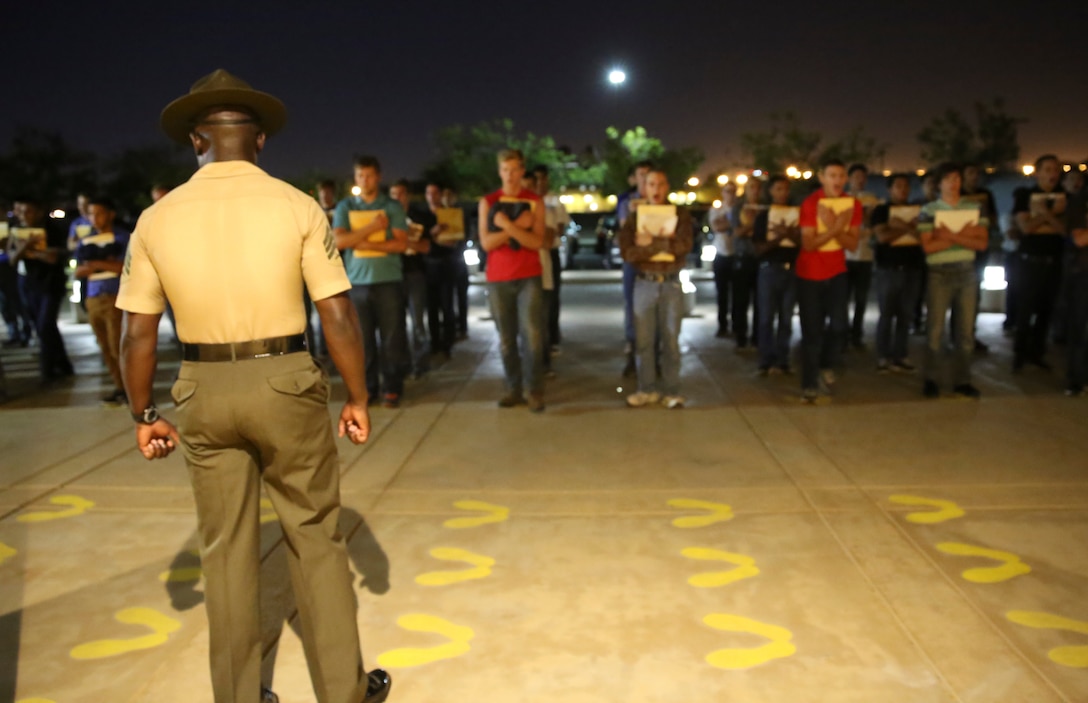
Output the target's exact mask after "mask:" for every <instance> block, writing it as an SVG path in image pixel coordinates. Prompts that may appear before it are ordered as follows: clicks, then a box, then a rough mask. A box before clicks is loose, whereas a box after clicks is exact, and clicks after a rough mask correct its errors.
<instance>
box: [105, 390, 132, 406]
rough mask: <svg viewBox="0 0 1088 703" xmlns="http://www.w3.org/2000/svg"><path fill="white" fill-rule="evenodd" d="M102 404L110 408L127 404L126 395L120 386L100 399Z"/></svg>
mask: <svg viewBox="0 0 1088 703" xmlns="http://www.w3.org/2000/svg"><path fill="white" fill-rule="evenodd" d="M102 404H103V405H108V406H109V407H111V408H119V407H121V406H122V405H128V396H126V395H125V392H124V391H123V390H121V389H120V388H115V389H113V393H110V394H109V395H107V396H106V397H104V398H103V399H102Z"/></svg>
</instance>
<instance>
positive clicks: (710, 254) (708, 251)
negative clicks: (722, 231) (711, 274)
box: [699, 244, 718, 264]
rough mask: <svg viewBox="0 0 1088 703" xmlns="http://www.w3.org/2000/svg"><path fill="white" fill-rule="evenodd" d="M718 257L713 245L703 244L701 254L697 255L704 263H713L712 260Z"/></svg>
mask: <svg viewBox="0 0 1088 703" xmlns="http://www.w3.org/2000/svg"><path fill="white" fill-rule="evenodd" d="M717 256H718V249H717V248H716V247H715V246H714V245H713V244H704V245H703V252H702V254H700V255H699V258H700V259H702V260H703V262H704V263H708V264H709V263H713V261H714V259H715V258H717Z"/></svg>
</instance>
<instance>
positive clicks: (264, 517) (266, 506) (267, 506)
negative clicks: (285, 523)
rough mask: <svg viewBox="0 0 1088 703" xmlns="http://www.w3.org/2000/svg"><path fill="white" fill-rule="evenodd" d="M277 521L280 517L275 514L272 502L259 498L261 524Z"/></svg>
mask: <svg viewBox="0 0 1088 703" xmlns="http://www.w3.org/2000/svg"><path fill="white" fill-rule="evenodd" d="M279 519H280V516H279V515H277V514H276V509H275V508H273V507H272V501H271V500H269V499H268V498H261V524H262V525H263V524H265V523H267V522H276V521H277V520H279Z"/></svg>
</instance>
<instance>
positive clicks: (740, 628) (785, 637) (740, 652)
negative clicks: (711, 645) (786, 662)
mask: <svg viewBox="0 0 1088 703" xmlns="http://www.w3.org/2000/svg"><path fill="white" fill-rule="evenodd" d="M703 622H704V623H705V624H707V625H709V626H710V627H713V628H714V629H715V630H722V631H724V632H745V633H748V634H752V635H759V636H760V637H764V638H766V639H768V640H770V642H768V643H767V644H765V645H762V646H760V647H752V648H749V649H718V650H715V651H713V652H711V653H710V654H708V655H706V660H707V663H709V664H710V665H711V666H714V667H717V668H719V669H750V668H752V667H753V666H759V665H760V664H766V663H767V662H769V661H772V660H774V659H782V658H783V657H788V656H791V655H793V654H794V653H795V652H796V651H797V647H795V646H793V643H792V642H791V641H790V640H792V639H793V633H792V632H790V631H789V630H787V629H786V628H784V627H779V626H778V625H768V624H767V623H765V622H759V621H758V620H752V619H751V618H745V617H741V616H740V615H729V614H726V613H712V614H710V615H707V616H706V617H705V618H703Z"/></svg>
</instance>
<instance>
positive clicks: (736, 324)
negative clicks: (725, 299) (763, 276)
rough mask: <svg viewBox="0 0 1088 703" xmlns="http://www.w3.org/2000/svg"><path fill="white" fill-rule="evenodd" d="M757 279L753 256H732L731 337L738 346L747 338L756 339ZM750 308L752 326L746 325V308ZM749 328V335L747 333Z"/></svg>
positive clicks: (757, 320) (757, 323) (755, 263)
mask: <svg viewBox="0 0 1088 703" xmlns="http://www.w3.org/2000/svg"><path fill="white" fill-rule="evenodd" d="M758 279H759V261H758V260H757V259H756V258H755V257H754V256H735V257H733V337H734V338H735V339H736V340H737V345H738V346H742V347H743V346H745V345H747V344H748V342H749V340H750V341H751V342H752V343H755V342H756V341H757V335H756V329H757V328H758V326H759V304H758V296H757V293H756V281H757V280H758ZM749 307H751V308H752V326H751V327H749V326H748V308H749ZM749 330H751V335H749Z"/></svg>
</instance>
